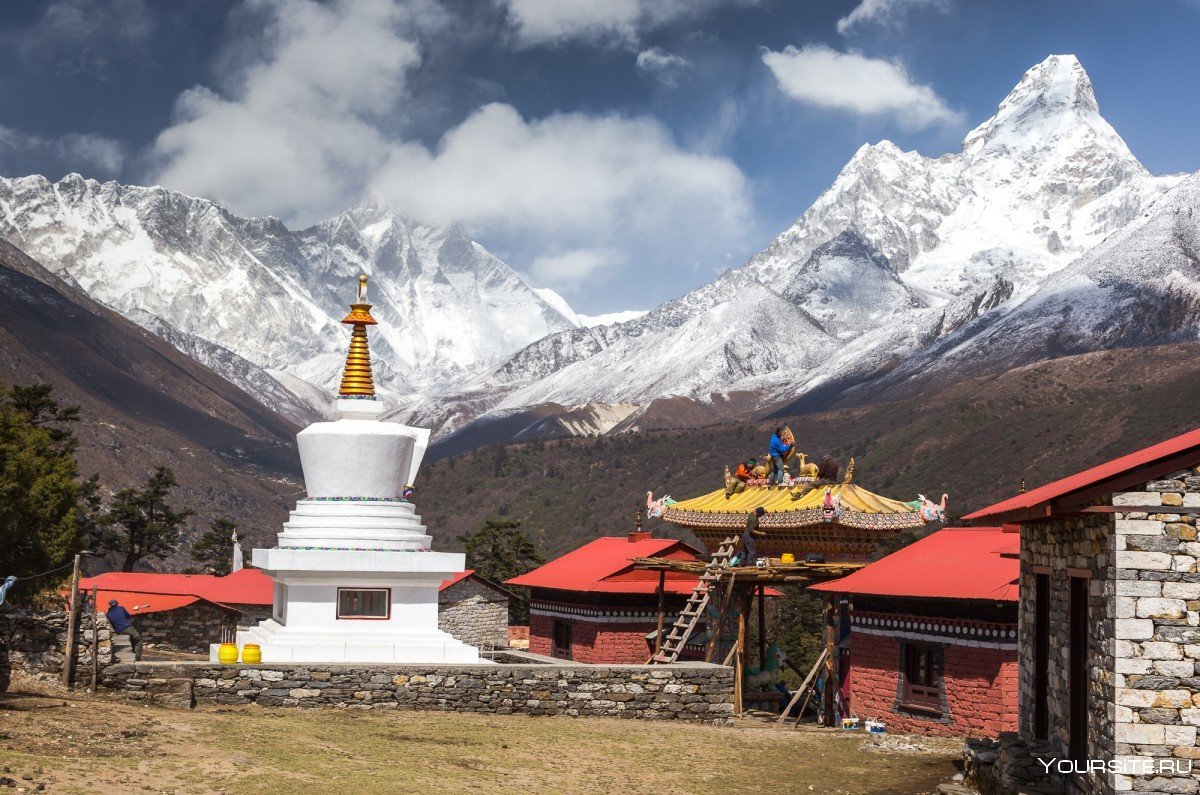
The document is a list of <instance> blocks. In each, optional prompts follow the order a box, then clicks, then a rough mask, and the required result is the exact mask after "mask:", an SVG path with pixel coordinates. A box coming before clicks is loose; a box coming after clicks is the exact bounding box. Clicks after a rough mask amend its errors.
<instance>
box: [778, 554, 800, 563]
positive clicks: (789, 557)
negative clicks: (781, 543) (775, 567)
mask: <svg viewBox="0 0 1200 795" xmlns="http://www.w3.org/2000/svg"><path fill="white" fill-rule="evenodd" d="M779 562H780V563H795V562H796V556H795V555H793V554H792V553H791V552H784V553H783V554H782V555H780V556H779Z"/></svg>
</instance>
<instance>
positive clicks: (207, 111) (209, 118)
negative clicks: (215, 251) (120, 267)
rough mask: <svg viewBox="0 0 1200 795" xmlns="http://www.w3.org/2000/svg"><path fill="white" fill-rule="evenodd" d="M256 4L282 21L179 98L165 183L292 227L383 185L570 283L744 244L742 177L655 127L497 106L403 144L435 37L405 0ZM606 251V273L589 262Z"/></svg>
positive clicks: (160, 170)
mask: <svg viewBox="0 0 1200 795" xmlns="http://www.w3.org/2000/svg"><path fill="white" fill-rule="evenodd" d="M253 7H254V8H258V9H266V10H267V11H268V12H269V13H268V14H267V18H266V20H265V23H266V36H265V41H266V45H265V46H260V47H258V48H252V47H247V46H246V44H247V41H248V40H243V41H240V42H235V45H236V44H240V45H241V46H240V47H237V48H235V52H234V55H236V56H237V57H227V58H226V59H225V61H224V63H226V64H235V63H236V66H231V65H227V66H226V67H225V68H224V69H223V70H222V72H221V74H220V75H219V76H220V78H221V82H220V86H219V87H218V89H217V90H214V89H212V88H207V87H196V88H193V89H190V90H188V91H187V92H185V93H184V94H183V95H181V96H180V97H179V99H178V101H177V106H176V115H175V120H174V123H173V124H172V125H171V126H170V127H169V128H167V129H166V130H164V131H162V133H160V135H159V136H158V138H157V140H156V142H155V144H154V147H153V152H152V161H153V172H152V174H151V177H152V178H153V179H154V180H156V181H158V182H159V183H161V184H164V185H166V186H167V187H170V188H174V189H177V190H182V191H185V192H189V193H193V194H197V195H203V196H208V197H211V198H214V199H216V200H218V201H220V202H222V203H223V204H225V205H226V206H228V207H230V208H231V209H233V210H235V211H236V212H239V213H242V214H247V215H276V216H279V217H282V218H283V219H284V220H286V221H287V222H289V223H290V224H293V225H295V224H304V223H311V222H314V221H316V220H319V219H321V218H324V217H329V216H331V215H334V214H336V213H339V212H341V211H342V210H344V209H345V208H346V207H348V206H349V205H351V204H352V203H353V202H355V201H357V200H358V199H359V198H361V197H362V196H363V195H365V194H366V193H374V194H376V195H379V196H381V197H382V198H384V199H386V200H388V201H390V202H392V203H393V204H395V205H396V206H397V207H398V208H399V209H401V210H402V211H404V212H405V213H406V214H408V215H410V216H412V217H414V218H418V219H421V220H425V221H429V222H446V223H449V222H456V223H460V224H462V225H463V226H465V227H466V228H467V229H468V230H469V231H470V232H471V233H472V234H473V235H474V236H475V237H477V238H480V239H481V240H483V242H485V243H486V244H487V245H488V246H489V247H490V248H493V249H495V250H499V251H503V252H505V255H506V257H507V258H508V259H509V260H510V262H511V263H512V264H513V265H515V266H518V267H527V269H528V270H529V271H530V272H532V273H534V274H536V277H537V278H538V279H539V280H544V281H545V282H547V283H555V284H559V285H566V286H567V288H569V287H570V286H571V285H572V284H575V285H577V284H578V282H579V280H596V279H604V278H607V276H606V273H607V272H608V271H609V270H611V269H612V268H620V267H632V265H631V263H633V262H634V261H637V262H638V264H639V265H640V266H643V267H650V266H651V265H652V264H653V263H656V262H661V263H664V264H666V265H668V266H671V265H678V264H679V263H688V264H689V265H690V263H692V262H694V261H696V260H699V259H711V252H712V251H713V250H718V251H721V250H726V249H727V248H728V247H729V245H731V244H732V243H734V242H735V241H736V242H738V243H740V242H741V241H742V238H743V236H744V235H745V234H746V231H745V230H746V227H747V219H748V216H749V199H748V196H749V188H748V185H747V181H746V179H745V176H744V175H743V174H742V172H741V171H740V170H739V169H738V167H737V166H736V165H734V163H733V162H732V161H730V160H729V159H728V158H725V157H721V156H718V155H715V154H712V153H710V152H707V151H702V150H698V149H693V148H689V147H686V146H683V145H681V144H680V143H679V142H678V141H676V140H675V138H674V137H673V136H672V134H671V133H670V131H669V130H667V128H666V127H665V126H664V125H662V124H661V123H660V122H658V121H656V120H654V119H650V118H644V117H638V118H628V117H624V116H620V115H615V114H614V115H590V114H584V113H555V114H552V115H550V116H547V117H545V118H540V119H524V118H522V117H521V115H520V114H519V113H518V111H517V110H516V109H515V108H513V107H512V106H510V105H507V104H500V103H494V104H489V105H485V106H483V107H481V108H478V109H477V110H476V111H475V112H474V113H472V114H471V115H469V116H468V117H467V118H466V119H465V120H464V121H462V122H461V123H459V124H457V125H456V126H454V127H451V128H450V129H449V130H447V131H445V132H444V134H443V135H442V136H441V139H440V140H439V141H438V143H437V145H436V146H435V147H430V146H427V145H425V144H422V143H419V142H415V141H412V140H408V139H406V138H405V137H404V136H403V135H402V134H401V133H399V132H398V130H401V129H403V128H404V127H405V124H404V122H405V121H406V120H407V119H406V115H405V114H406V113H407V112H409V109H410V108H411V104H410V98H409V95H408V89H407V82H408V77H409V76H410V75H411V73H412V72H413V71H414V70H416V69H418V68H419V66H420V60H421V58H420V52H419V48H418V45H417V44H416V42H415V39H416V38H417V37H416V35H415V34H414V33H413V30H414V28H421V30H425V28H423V27H421V26H422V25H423V24H424V22H423V21H422V20H414V19H413V18H412V16H411V13H410V11H411V5H410V4H409V3H403V2H400V1H399V0H391V1H389V0H359V1H358V2H354V1H353V0H335V2H333V3H331V4H328V5H324V4H320V3H317V2H314V1H313V0H253ZM427 10H428V6H427ZM261 27H262V26H261V25H260V26H259V30H260V31H261ZM247 35H251V34H247ZM254 35H258V36H261V32H259V33H257V34H254ZM252 40H261V39H252ZM248 53H249V55H248ZM597 252H602V253H603V257H604V259H605V261H606V268H604V269H599V270H598V269H597V268H596V267H594V265H595V263H596V262H597V261H598V257H599V256H600V255H599V254H598V253H597ZM573 279H574V280H576V281H572V280H573Z"/></svg>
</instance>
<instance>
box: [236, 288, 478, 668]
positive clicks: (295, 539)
mask: <svg viewBox="0 0 1200 795" xmlns="http://www.w3.org/2000/svg"><path fill="white" fill-rule="evenodd" d="M366 284H367V277H366V276H362V277H360V279H359V286H358V301H357V302H356V303H354V304H352V305H351V310H350V314H349V315H347V316H346V318H345V319H344V320H343V321H342V322H343V323H346V324H348V325H351V326H353V328H354V331H353V333H352V335H351V339H350V353H349V355H348V356H347V357H346V370H345V374H344V375H343V377H342V384H341V388H340V389H339V394H338V400H337V420H336V421H335V422H318V423H314V424H313V425H310V426H308V427H307V428H305V429H304V430H303V431H301V432H300V433H299V435H298V436H297V437H296V441H297V443H298V445H299V448H300V463H301V466H303V468H304V483H305V487H306V491H307V494H308V497H307V499H302V500H300V501H299V502H298V503H297V504H296V509H295V510H294V511H292V513H291V516H290V518H289V519H288V521H287V523H285V524H284V526H283V532H282V533H280V534H279V544H278V546H276V547H274V548H273V549H256V550H254V552H253V557H252V561H253V563H254V565H255V566H257V567H258V568H261V569H263V571H264V572H265V573H266V574H267V575H269V576H270V577H271V578H272V579H273V580H275V601H274V610H273V615H272V617H271V618H270V619H268V620H267V621H263V622H262V623H260V624H258V625H257V626H255V627H252V628H251V629H248V630H243V631H240V632H238V633H237V643H238V646H244V645H245V644H247V643H257V644H258V645H259V646H260V647H261V648H262V658H263V662H268V663H271V662H395V663H410V662H411V663H468V662H478V661H479V650H478V649H476V648H474V647H473V646H467V645H466V644H464V643H462V642H460V641H458V640H456V639H455V638H453V637H451V636H450V635H448V634H447V633H445V632H442V631H441V630H439V629H438V586H439V585H440V584H441V583H442V582H443V581H444V580H446V579H447V578H449V577H451V576H453V575H454V574H456V573H458V572H461V571H463V569H464V568H465V567H466V560H465V559H464V556H463V555H462V554H459V553H449V552H433V551H432V550H431V545H430V542H431V538H430V536H429V535H428V534H427V533H426V528H425V526H424V525H423V524H421V517H420V516H418V515H417V513H416V512H415V510H414V509H413V505H412V503H411V502H410V501H409V497H411V495H412V493H413V491H412V486H411V484H412V483H414V482H415V481H416V477H417V470H418V468H420V466H421V459H422V458H423V457H424V455H425V448H426V447H427V445H428V443H429V430H428V429H426V428H412V427H409V426H407V425H401V424H399V423H395V422H380V421H379V420H378V417H379V414H380V413H381V412H382V411H383V408H384V407H383V403H382V401H380V400H379V399H378V398H377V397H376V396H375V388H374V384H373V381H372V378H371V360H370V352H369V350H368V348H367V328H366V327H367V326H369V325H374V324H375V319H374V318H372V317H371V313H370V310H371V307H370V305H369V304H368V303H367V297H366ZM216 648H217V647H216V646H214V647H213V651H212V656H213V659H214V660H215V659H216Z"/></svg>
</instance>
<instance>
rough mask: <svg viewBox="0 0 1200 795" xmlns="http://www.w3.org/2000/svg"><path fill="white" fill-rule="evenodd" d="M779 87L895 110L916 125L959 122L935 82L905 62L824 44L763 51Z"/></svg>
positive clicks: (867, 109) (876, 111)
mask: <svg viewBox="0 0 1200 795" xmlns="http://www.w3.org/2000/svg"><path fill="white" fill-rule="evenodd" d="M762 59H763V63H765V64H766V65H767V66H768V67H769V68H770V70H771V72H772V73H774V75H775V79H776V80H777V81H778V82H779V87H780V89H782V90H783V92H784V93H785V94H787V95H788V96H789V97H791V98H792V99H794V100H796V101H798V102H803V103H807V104H810V105H817V106H819V107H824V108H833V109H836V110H842V111H846V112H849V113H855V114H859V115H864V116H885V115H886V116H892V117H894V118H895V119H896V120H897V121H899V122H900V123H901V124H902V125H904V126H905V127H908V128H912V129H919V128H923V127H931V126H934V125H938V124H960V123H962V121H963V115H962V113H961V112H959V111H954V110H951V109H950V108H949V107H948V106H947V105H946V102H945V100H943V99H942V98H941V97H940V96H938V95H937V92H935V91H934V90H933V89H932V88H930V87H929V86H926V85H920V84H919V83H914V82H913V81H912V80H911V79H910V78H909V77H908V74H907V73H906V72H905V71H904V67H902V66H900V65H899V64H897V63H892V62H891V61H885V60H882V59H879V58H868V57H866V56H864V55H859V54H857V53H849V52H838V51H837V50H833V49H830V48H829V47H826V46H824V45H819V44H818V45H812V46H808V47H804V48H802V49H796V48H795V47H791V46H788V47H785V48H784V49H783V51H782V52H773V51H771V50H767V51H765V52H764V53H763V55H762Z"/></svg>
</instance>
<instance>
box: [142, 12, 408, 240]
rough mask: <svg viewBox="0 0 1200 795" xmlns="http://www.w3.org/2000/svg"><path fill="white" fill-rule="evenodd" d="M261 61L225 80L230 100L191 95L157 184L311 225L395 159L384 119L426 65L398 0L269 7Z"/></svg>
mask: <svg viewBox="0 0 1200 795" xmlns="http://www.w3.org/2000/svg"><path fill="white" fill-rule="evenodd" d="M255 5H256V7H258V8H264V9H266V10H267V11H268V12H269V13H268V15H267V22H268V26H267V29H266V31H265V36H264V38H265V39H266V42H267V44H266V53H265V56H263V57H261V59H260V60H256V61H251V62H250V63H248V64H245V65H242V66H241V67H239V68H238V69H237V70H236V71H235V72H234V73H232V74H226V75H223V78H224V81H225V82H226V83H227V84H229V85H231V86H234V88H233V89H232V90H230V91H228V92H227V93H226V94H225V95H221V94H218V93H216V92H214V91H212V90H210V89H208V88H205V87H202V86H198V87H196V88H193V89H190V90H188V91H186V92H184V93H183V94H182V95H181V96H180V97H179V99H178V101H177V103H176V108H175V121H174V124H173V125H172V126H171V127H169V128H167V129H166V130H164V131H163V132H162V133H160V134H159V136H158V139H157V141H156V142H155V145H154V152H153V154H154V157H155V159H156V162H157V167H156V169H155V172H154V174H153V178H154V179H155V180H156V181H158V182H160V183H161V184H164V185H166V186H168V187H172V188H176V189H179V190H183V191H187V192H191V193H196V194H200V195H204V196H215V197H218V198H220V199H221V200H222V201H224V202H226V203H228V204H230V205H231V206H232V207H233V208H234V209H235V210H237V211H238V212H242V213H248V214H255V215H265V214H275V215H281V216H283V217H285V218H289V219H301V220H312V219H314V218H316V217H320V216H323V215H326V214H329V213H331V212H334V211H337V210H340V209H342V208H344V207H345V206H346V205H347V204H349V203H351V202H353V201H354V200H355V199H357V198H359V196H360V195H361V191H362V188H363V186H364V184H366V183H367V182H368V181H369V180H370V176H371V174H372V173H374V171H375V170H376V169H377V168H379V167H380V166H381V165H382V164H383V163H384V162H385V161H386V160H387V157H388V153H389V149H390V142H389V140H388V137H387V136H386V134H385V133H384V132H383V131H382V130H381V125H382V120H383V119H385V118H386V117H387V116H388V115H389V114H390V113H392V112H394V111H395V110H396V107H397V104H398V103H399V102H400V100H401V99H402V98H403V96H404V86H405V77H406V74H407V72H408V70H410V69H412V68H413V67H415V66H416V65H417V64H418V63H419V62H420V56H419V54H418V50H417V45H416V44H415V42H414V41H412V38H411V36H410V35H409V33H408V31H409V30H410V29H411V26H412V24H413V20H412V18H411V17H410V16H409V15H408V14H407V13H406V8H405V6H404V5H403V4H401V3H396V2H393V1H392V0H337V1H336V2H334V3H332V4H331V5H322V4H320V3H318V2H314V0H263V2H260V3H256V4H255Z"/></svg>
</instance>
